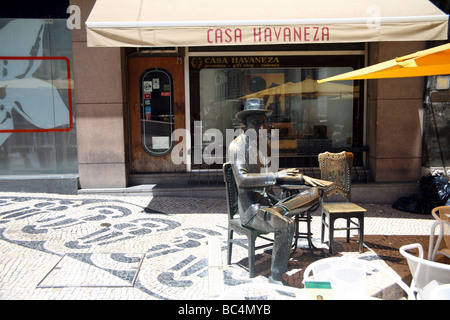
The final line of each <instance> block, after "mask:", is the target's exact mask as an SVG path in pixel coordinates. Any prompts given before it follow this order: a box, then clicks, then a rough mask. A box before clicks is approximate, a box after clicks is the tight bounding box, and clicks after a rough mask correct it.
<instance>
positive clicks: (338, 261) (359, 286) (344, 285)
mask: <svg viewBox="0 0 450 320" xmlns="http://www.w3.org/2000/svg"><path fill="white" fill-rule="evenodd" d="M374 270H378V271H380V272H381V273H383V274H384V275H386V276H388V277H389V278H391V279H392V280H393V281H394V282H395V283H397V284H398V285H399V286H400V287H401V288H402V289H403V290H404V291H405V292H406V293H407V294H408V296H409V295H410V294H411V290H410V288H409V287H408V286H407V285H406V284H405V283H404V282H403V281H402V280H401V278H400V276H399V275H398V274H396V273H394V272H393V271H391V270H390V269H387V268H384V267H380V266H378V265H377V264H375V263H372V262H370V261H366V260H362V259H357V258H344V257H330V258H324V259H320V260H316V261H314V262H313V263H311V264H310V265H309V266H308V267H306V269H305V272H304V275H303V279H304V281H310V280H308V279H309V278H310V277H311V275H312V274H313V280H314V281H326V282H330V283H331V287H332V289H333V299H364V298H365V297H367V292H366V276H367V275H368V274H372V273H373V271H374Z"/></svg>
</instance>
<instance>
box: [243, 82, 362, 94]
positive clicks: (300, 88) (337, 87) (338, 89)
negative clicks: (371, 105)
mask: <svg viewBox="0 0 450 320" xmlns="http://www.w3.org/2000/svg"><path fill="white" fill-rule="evenodd" d="M354 89H355V90H356V91H357V90H358V88H354V87H353V86H349V85H344V84H335V83H326V84H319V83H317V80H314V79H311V77H310V76H308V77H307V78H306V79H305V80H303V81H301V82H296V83H293V82H287V83H284V84H282V85H279V86H276V87H272V88H268V89H265V90H262V91H258V92H255V93H251V94H248V95H246V96H244V97H242V98H241V99H249V98H260V97H264V96H271V95H304V94H312V97H318V96H333V95H336V96H339V95H345V94H349V93H353V90H354Z"/></svg>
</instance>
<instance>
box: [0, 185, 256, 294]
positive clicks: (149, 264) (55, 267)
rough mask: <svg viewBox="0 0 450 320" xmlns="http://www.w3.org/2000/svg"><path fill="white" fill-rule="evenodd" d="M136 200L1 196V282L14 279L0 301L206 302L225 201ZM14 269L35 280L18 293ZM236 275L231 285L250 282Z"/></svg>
mask: <svg viewBox="0 0 450 320" xmlns="http://www.w3.org/2000/svg"><path fill="white" fill-rule="evenodd" d="M136 199H137V200H136V201H135V200H134V199H133V198H127V197H123V198H105V199H97V198H95V199H94V198H86V197H78V196H73V197H70V196H59V195H55V196H49V195H41V196H39V195H32V194H26V195H24V196H15V195H11V196H9V195H3V196H0V254H1V255H2V259H1V260H0V276H1V277H2V278H3V279H6V280H8V277H10V281H3V282H1V283H0V298H1V299H8V298H11V299H15V298H17V299H21V298H44V299H45V298H56V299H58V298H59V296H57V295H56V292H59V293H61V294H62V291H63V290H68V289H70V288H90V290H91V291H92V290H94V289H96V288H97V289H98V288H108V289H110V290H113V289H112V288H117V289H120V288H122V289H123V288H132V289H133V290H139V291H140V293H139V295H137V296H139V297H141V298H142V297H143V298H148V299H208V298H209V297H208V279H207V278H208V277H207V276H208V243H207V242H208V238H209V237H220V238H221V239H222V240H221V241H222V243H224V240H225V235H226V227H227V216H226V214H224V213H225V212H226V211H225V210H226V206H225V201H224V200H222V199H218V200H214V199H210V200H208V201H207V202H205V203H195V202H194V203H193V202H192V201H185V200H183V198H178V199H176V198H172V199H169V198H162V199H156V198H155V199H151V198H149V199H148V200H145V198H142V197H140V198H136ZM143 199H144V200H143ZM193 206H194V207H193ZM196 206H197V207H196ZM211 212H212V213H211ZM175 213H177V214H175ZM180 213H182V214H180ZM205 213H209V214H205ZM19 247H20V248H26V249H27V251H26V255H27V259H28V260H29V259H30V258H31V259H32V257H30V255H34V254H35V255H36V259H40V261H41V262H40V263H36V266H34V267H33V266H31V267H30V263H28V265H21V261H24V262H23V264H25V260H21V259H20V257H19V256H18V255H21V254H22V253H20V250H18V249H17V248H19ZM30 250H31V251H30ZM225 250H226V248H225V245H222V251H223V252H225ZM244 256H245V254H244ZM47 260H48V262H46V261H47ZM12 269H14V272H15V274H16V276H17V274H18V273H20V272H28V273H36V275H37V278H35V279H34V278H33V279H34V280H33V281H30V282H31V283H28V284H22V289H23V286H26V288H25V289H26V290H20V291H21V293H19V292H18V291H19V288H17V290H15V289H16V287H15V286H14V283H13V282H14V280H13V277H14V272H11V270H12ZM238 269H240V268H237V269H236V270H235V271H233V270H234V269H233V268H230V269H229V270H226V271H225V272H224V274H225V279H224V281H225V283H226V284H227V283H228V284H231V285H234V284H239V283H243V282H246V281H248V274H247V273H246V272H242V270H238ZM244 271H245V270H244ZM17 281H18V280H17ZM22 281H24V280H22ZM56 289H59V291H58V290H56ZM55 290H56V291H55ZM72 292H73V291H72ZM85 292H87V291H85ZM55 295H56V296H55ZM135 296H136V295H135ZM71 298H75V299H76V298H91V297H90V296H89V295H87V296H83V295H80V296H78V297H77V296H73V297H71Z"/></svg>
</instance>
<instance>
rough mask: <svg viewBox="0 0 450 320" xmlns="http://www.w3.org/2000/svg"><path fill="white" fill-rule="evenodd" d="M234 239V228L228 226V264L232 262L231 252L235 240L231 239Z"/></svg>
mask: <svg viewBox="0 0 450 320" xmlns="http://www.w3.org/2000/svg"><path fill="white" fill-rule="evenodd" d="M232 239H233V229H231V228H230V227H228V239H227V264H228V265H230V264H231V253H232V250H233V242H232V241H231V240H232Z"/></svg>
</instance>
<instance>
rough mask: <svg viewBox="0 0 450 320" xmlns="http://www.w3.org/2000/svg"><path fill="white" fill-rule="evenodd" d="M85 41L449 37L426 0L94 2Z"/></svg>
mask: <svg viewBox="0 0 450 320" xmlns="http://www.w3.org/2000/svg"><path fill="white" fill-rule="evenodd" d="M86 28H87V42H88V46H101V47H126V46H131V47H140V46H144V47H170V46H220V45H226V46H230V45H263V44H272V45H273V44H299V43H305V44H314V43H340V42H346V43H349V42H370V41H424V40H444V39H447V30H448V16H447V15H446V14H445V13H443V12H442V11H441V10H439V9H438V8H437V7H436V6H434V5H433V4H432V3H431V2H430V1H428V0H395V1H392V0H370V1H369V0H339V1H337V0H320V1H311V0H277V1H273V0H245V1H242V0H228V1H225V2H223V1H211V0H189V1H187V0H163V1H162V0H127V1H124V0H96V2H95V5H94V7H93V9H92V11H91V13H90V15H89V17H88V19H87V21H86Z"/></svg>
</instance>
